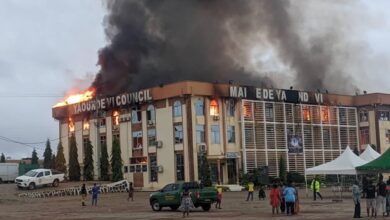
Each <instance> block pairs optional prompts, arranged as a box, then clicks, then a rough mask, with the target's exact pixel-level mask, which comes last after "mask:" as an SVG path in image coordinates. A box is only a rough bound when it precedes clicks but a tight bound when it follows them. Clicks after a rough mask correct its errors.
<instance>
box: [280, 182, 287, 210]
mask: <svg viewBox="0 0 390 220" xmlns="http://www.w3.org/2000/svg"><path fill="white" fill-rule="evenodd" d="M285 188H286V187H285V185H284V183H283V182H280V189H279V190H280V195H281V197H282V198H281V200H280V212H282V213H284V211H285V210H286V200H285V198H284V194H283V192H284V189H285Z"/></svg>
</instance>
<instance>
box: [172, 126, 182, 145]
mask: <svg viewBox="0 0 390 220" xmlns="http://www.w3.org/2000/svg"><path fill="white" fill-rule="evenodd" d="M174 128H175V144H181V143H183V125H181V124H177V125H175V126H174Z"/></svg>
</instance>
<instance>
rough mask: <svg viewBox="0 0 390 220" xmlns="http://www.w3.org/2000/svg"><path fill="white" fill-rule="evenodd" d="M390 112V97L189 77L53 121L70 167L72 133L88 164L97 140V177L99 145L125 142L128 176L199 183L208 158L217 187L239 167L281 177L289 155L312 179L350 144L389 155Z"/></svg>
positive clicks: (88, 102) (91, 104)
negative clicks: (87, 149)
mask: <svg viewBox="0 0 390 220" xmlns="http://www.w3.org/2000/svg"><path fill="white" fill-rule="evenodd" d="M380 103H381V104H380ZM379 104H380V106H379ZM389 106H390V95H384V94H368V95H359V96H346V95H333V94H326V93H318V92H317V93H316V92H304V91H296V90H283V89H267V88H257V87H252V86H240V85H232V84H218V83H206V82H196V81H182V82H176V83H171V84H167V85H160V86H158V87H152V88H149V89H144V90H140V91H137V92H130V93H123V94H118V95H116V96H105V97H100V96H98V95H96V94H93V95H92V96H91V97H88V98H86V99H82V100H80V102H76V103H73V104H66V105H56V106H54V107H53V117H54V118H55V119H57V120H58V121H59V125H60V126H59V129H60V137H61V142H62V144H63V146H64V152H65V158H66V161H68V159H69V147H68V144H69V137H70V136H71V135H75V137H76V142H77V147H78V155H79V162H80V164H81V166H83V164H82V163H83V157H84V151H83V145H84V143H86V142H87V140H90V141H91V143H92V146H93V148H94V149H93V153H94V156H93V158H94V161H95V166H94V167H95V170H94V173H95V178H98V177H99V172H100V171H99V158H100V154H101V145H102V144H107V147H108V152H109V154H110V153H111V149H112V142H113V139H114V138H118V140H119V142H120V147H121V152H122V160H123V162H124V166H123V172H124V177H125V178H126V179H128V180H129V181H132V182H134V184H135V186H137V187H146V188H152V187H161V186H163V185H165V184H166V183H169V182H174V181H181V180H186V181H190V180H198V179H199V172H198V170H199V169H198V166H199V163H198V161H199V157H200V155H202V154H204V155H206V157H207V160H208V162H209V165H210V171H211V179H212V181H213V182H221V183H237V182H238V178H239V173H240V171H244V172H249V171H252V170H254V169H257V168H262V167H268V171H269V174H270V175H271V176H278V174H279V173H278V172H279V167H278V166H279V160H280V159H281V158H284V159H285V161H286V162H287V163H286V165H287V166H286V168H287V170H288V171H290V172H292V171H293V172H298V173H301V174H304V170H305V168H310V167H313V166H316V165H319V164H323V163H325V162H328V161H330V160H332V159H334V158H336V157H337V156H339V155H340V153H341V152H342V151H343V150H344V149H345V148H346V147H347V146H350V147H351V148H352V149H361V146H362V147H364V144H369V143H371V144H375V145H376V146H377V149H378V150H379V151H380V150H382V151H383V150H384V149H386V148H387V147H388V146H389V143H390V141H389V137H390V135H389V133H390V132H389V131H390V124H389V125H388V123H389V122H388V121H389V120H390V117H387V116H389V115H388V114H389V112H390V108H389ZM386 114H387V115H386ZM386 117H387V118H386ZM375 129H377V130H375ZM378 129H379V130H378ZM382 133H383V134H382Z"/></svg>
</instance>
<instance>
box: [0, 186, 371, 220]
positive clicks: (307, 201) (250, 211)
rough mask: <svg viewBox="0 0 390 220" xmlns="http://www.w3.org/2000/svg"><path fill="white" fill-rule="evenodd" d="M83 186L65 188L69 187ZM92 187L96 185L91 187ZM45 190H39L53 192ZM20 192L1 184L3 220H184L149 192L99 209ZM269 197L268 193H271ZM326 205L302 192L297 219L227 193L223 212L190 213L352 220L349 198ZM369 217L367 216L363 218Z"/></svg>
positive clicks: (108, 197)
mask: <svg viewBox="0 0 390 220" xmlns="http://www.w3.org/2000/svg"><path fill="white" fill-rule="evenodd" d="M77 184H78V185H80V183H67V184H62V185H60V187H62V188H64V187H69V186H72V185H77ZM91 184H92V183H91ZM52 189H53V188H51V187H49V188H42V189H37V190H52ZM20 192H25V191H20V190H18V189H17V188H16V186H15V185H14V184H0V219H182V215H181V213H180V212H179V211H175V212H174V211H171V210H169V208H165V209H163V210H162V211H160V212H154V211H152V210H151V208H150V205H149V200H148V199H149V195H150V193H149V192H136V193H135V201H134V202H131V201H130V202H128V201H127V194H126V193H108V194H102V195H100V197H99V201H98V206H97V207H92V206H91V205H90V203H89V202H88V203H87V204H88V206H86V207H81V203H80V197H78V196H67V197H53V198H37V199H31V198H21V197H19V196H18V194H19V193H20ZM267 193H268V192H267ZM323 194H324V195H325V196H327V195H328V196H327V197H328V198H325V199H324V200H323V201H316V202H313V201H312V199H311V197H306V196H305V190H304V189H301V190H300V198H301V212H300V213H299V214H298V215H297V216H284V215H277V216H276V215H275V216H273V215H272V214H271V209H270V205H269V201H268V200H267V199H266V200H261V201H259V200H258V198H254V200H253V201H249V202H247V201H245V198H246V192H225V193H224V194H223V201H222V209H215V208H212V209H211V210H210V211H209V212H203V211H202V210H201V209H200V208H199V209H198V210H194V211H193V212H191V213H190V219H213V220H216V219H240V220H243V219H270V218H272V219H350V218H351V216H352V214H353V203H352V201H351V199H350V197H348V195H346V197H345V198H344V201H343V202H338V203H335V202H332V199H331V198H330V196H333V193H332V192H331V191H330V190H329V192H327V191H326V190H325V191H324V192H323ZM362 211H363V212H362V213H365V212H364V211H365V201H364V200H363V201H362ZM363 216H365V215H363Z"/></svg>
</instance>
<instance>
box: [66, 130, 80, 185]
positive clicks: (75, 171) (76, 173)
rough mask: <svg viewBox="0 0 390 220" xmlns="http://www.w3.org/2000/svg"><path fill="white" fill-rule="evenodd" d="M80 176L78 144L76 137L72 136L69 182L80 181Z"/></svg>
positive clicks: (70, 142)
mask: <svg viewBox="0 0 390 220" xmlns="http://www.w3.org/2000/svg"><path fill="white" fill-rule="evenodd" d="M80 176H81V174H80V164H79V160H78V154H77V143H76V138H75V136H74V135H73V134H72V136H71V137H70V140H69V180H73V181H80Z"/></svg>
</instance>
